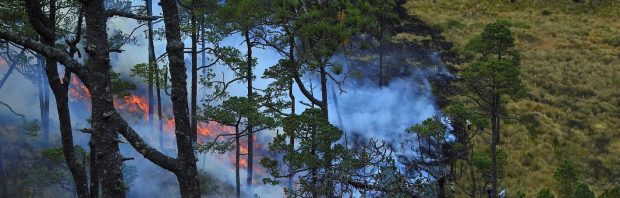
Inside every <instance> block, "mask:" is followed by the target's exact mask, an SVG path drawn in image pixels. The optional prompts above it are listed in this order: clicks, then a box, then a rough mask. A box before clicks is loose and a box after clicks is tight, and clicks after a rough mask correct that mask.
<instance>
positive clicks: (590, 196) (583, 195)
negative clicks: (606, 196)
mask: <svg viewBox="0 0 620 198" xmlns="http://www.w3.org/2000/svg"><path fill="white" fill-rule="evenodd" d="M569 197H570V198H594V192H592V190H590V187H589V186H588V185H587V184H579V186H577V189H575V192H574V193H573V194H572V195H571V196H569Z"/></svg>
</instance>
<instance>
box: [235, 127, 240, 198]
mask: <svg viewBox="0 0 620 198" xmlns="http://www.w3.org/2000/svg"><path fill="white" fill-rule="evenodd" d="M239 136H240V135H239V126H235V146H236V149H235V192H236V194H237V198H240V197H241V178H240V176H239V158H240V157H241V152H240V150H239V146H241V144H239Z"/></svg>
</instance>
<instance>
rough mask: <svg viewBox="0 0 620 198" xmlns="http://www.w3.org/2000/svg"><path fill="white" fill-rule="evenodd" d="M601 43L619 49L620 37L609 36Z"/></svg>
mask: <svg viewBox="0 0 620 198" xmlns="http://www.w3.org/2000/svg"><path fill="white" fill-rule="evenodd" d="M603 42H604V43H606V44H607V45H611V46H614V47H620V35H615V36H609V37H606V38H604V39H603Z"/></svg>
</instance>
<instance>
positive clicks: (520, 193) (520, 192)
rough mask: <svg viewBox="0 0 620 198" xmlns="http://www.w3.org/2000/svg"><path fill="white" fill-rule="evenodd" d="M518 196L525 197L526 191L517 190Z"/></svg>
mask: <svg viewBox="0 0 620 198" xmlns="http://www.w3.org/2000/svg"><path fill="white" fill-rule="evenodd" d="M517 197H518V198H525V192H523V191H517Z"/></svg>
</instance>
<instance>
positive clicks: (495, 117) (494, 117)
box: [491, 94, 500, 197]
mask: <svg viewBox="0 0 620 198" xmlns="http://www.w3.org/2000/svg"><path fill="white" fill-rule="evenodd" d="M499 100H500V97H499V94H495V95H494V96H493V107H492V109H493V112H492V114H491V124H492V125H493V126H492V127H491V129H492V137H491V196H493V197H496V196H497V187H498V172H499V169H498V165H497V145H498V144H499V108H500V107H499Z"/></svg>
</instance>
